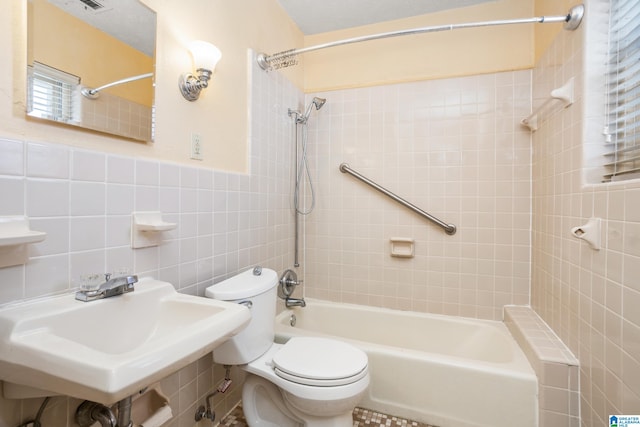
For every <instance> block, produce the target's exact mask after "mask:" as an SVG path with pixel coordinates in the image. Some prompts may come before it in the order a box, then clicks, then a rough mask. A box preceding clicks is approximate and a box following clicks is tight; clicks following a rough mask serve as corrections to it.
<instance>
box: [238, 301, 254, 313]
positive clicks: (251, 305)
mask: <svg viewBox="0 0 640 427" xmlns="http://www.w3.org/2000/svg"><path fill="white" fill-rule="evenodd" d="M238 304H240V305H244V306H245V307H247V308H248V309H249V310H251V308H252V307H253V301H251V300H248V299H247V300H244V301H240V302H238Z"/></svg>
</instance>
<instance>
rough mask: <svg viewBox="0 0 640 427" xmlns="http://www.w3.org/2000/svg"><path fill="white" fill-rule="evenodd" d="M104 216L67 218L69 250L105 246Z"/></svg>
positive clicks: (93, 248) (83, 249)
mask: <svg viewBox="0 0 640 427" xmlns="http://www.w3.org/2000/svg"><path fill="white" fill-rule="evenodd" d="M105 228H106V224H105V218H104V217H71V218H70V220H69V250H70V251H71V252H76V251H88V250H96V249H102V248H104V247H105V232H106V229H105Z"/></svg>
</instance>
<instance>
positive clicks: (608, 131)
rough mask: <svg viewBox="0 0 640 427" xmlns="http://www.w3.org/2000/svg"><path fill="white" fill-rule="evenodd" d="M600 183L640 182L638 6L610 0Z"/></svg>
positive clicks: (635, 0) (628, 0)
mask: <svg viewBox="0 0 640 427" xmlns="http://www.w3.org/2000/svg"><path fill="white" fill-rule="evenodd" d="M607 68H608V71H607V76H606V78H607V85H606V91H607V101H606V111H605V115H606V117H605V121H606V125H605V129H604V135H605V143H606V145H607V152H606V154H605V159H606V160H605V164H604V166H605V169H606V173H605V174H604V177H603V178H604V179H603V181H604V182H610V181H619V180H624V179H632V178H640V2H638V0H611V5H610V21H609V58H608V62H607Z"/></svg>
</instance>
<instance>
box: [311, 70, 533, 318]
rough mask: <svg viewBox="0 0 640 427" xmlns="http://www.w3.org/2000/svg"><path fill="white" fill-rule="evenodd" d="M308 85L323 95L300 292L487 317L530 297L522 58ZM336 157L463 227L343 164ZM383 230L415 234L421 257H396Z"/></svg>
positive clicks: (527, 106) (314, 131)
mask: <svg viewBox="0 0 640 427" xmlns="http://www.w3.org/2000/svg"><path fill="white" fill-rule="evenodd" d="M315 95H318V96H321V97H323V98H326V99H327V102H326V104H325V106H324V107H323V108H322V109H321V110H319V111H313V112H312V115H311V118H310V120H309V143H308V151H309V160H310V167H311V170H312V178H313V181H314V185H315V191H316V195H317V203H316V208H315V210H314V212H313V213H311V214H310V215H308V216H307V217H306V230H307V234H306V255H305V256H306V266H307V269H306V272H305V275H306V277H305V279H306V281H305V292H306V295H307V296H312V297H319V298H323V299H329V300H334V301H344V302H352V303H360V304H368V305H374V306H384V307H389V308H397V309H409V310H417V311H424V312H426V311H428V312H431V313H445V314H451V315H460V316H468V317H477V318H484V319H501V318H502V307H503V306H504V305H505V304H528V303H529V277H530V224H531V199H530V196H531V191H530V188H531V180H530V172H531V170H530V163H531V145H530V140H531V134H530V132H528V131H527V130H526V129H525V128H524V127H522V126H521V125H520V124H519V122H520V120H521V119H522V118H524V117H525V116H526V115H528V114H529V112H530V111H531V72H530V71H529V70H525V71H515V72H504V73H497V74H487V75H481V76H471V77H463V78H452V79H444V80H435V81H425V82H415V83H404V84H394V85H386V86H381V87H370V88H360V89H349V90H339V91H331V92H326V93H320V94H315ZM309 100H310V99H309ZM342 162H347V163H348V164H349V165H350V166H351V167H352V168H353V169H355V170H356V171H358V172H360V173H361V174H363V175H365V176H366V177H368V178H370V179H372V180H374V181H375V182H377V183H379V184H380V185H382V186H384V187H386V188H388V189H389V190H391V191H393V192H395V193H397V194H398V195H399V196H401V197H403V198H405V199H407V200H408V201H409V202H411V203H413V204H415V205H417V206H418V207H420V208H422V209H424V210H425V211H427V212H429V213H431V214H433V215H435V216H437V217H439V218H441V219H442V220H444V221H445V222H447V223H453V224H455V225H456V226H457V229H458V231H457V233H456V234H455V235H454V236H448V235H446V234H445V233H444V232H443V230H442V229H440V228H438V227H437V226H435V225H433V224H431V223H429V222H427V221H425V220H424V219H423V218H421V217H418V216H417V215H416V214H414V213H412V212H410V211H408V210H407V209H406V208H404V207H402V206H400V205H398V204H396V203H395V202H393V201H391V200H390V199H388V198H386V197H385V196H383V195H381V194H380V193H378V192H377V191H375V190H373V189H372V188H370V187H367V186H365V185H364V184H362V183H361V182H359V181H356V180H355V179H354V178H353V177H351V176H349V175H346V174H342V173H340V172H339V170H338V166H339V165H340V164H341V163H342ZM308 195H309V189H308V187H307V200H308ZM391 237H406V238H412V239H414V240H415V258H413V259H401V258H392V257H391V256H390V243H389V239H390V238H391Z"/></svg>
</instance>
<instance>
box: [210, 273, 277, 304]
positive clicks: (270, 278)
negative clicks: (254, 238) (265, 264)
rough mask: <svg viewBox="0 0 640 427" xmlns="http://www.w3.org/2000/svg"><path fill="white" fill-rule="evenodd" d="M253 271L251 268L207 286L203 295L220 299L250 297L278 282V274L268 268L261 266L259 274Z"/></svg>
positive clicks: (231, 299)
mask: <svg viewBox="0 0 640 427" xmlns="http://www.w3.org/2000/svg"><path fill="white" fill-rule="evenodd" d="M253 271H254V269H253V268H251V269H249V270H246V271H243V272H242V273H240V274H237V275H235V276H232V277H230V278H228V279H226V280H223V281H222V282H219V283H216V284H215V285H211V286H209V287H208V288H207V289H206V290H205V296H206V297H207V298H214V299H217V300H221V301H234V300H239V299H242V298H251V297H254V296H256V295H260V294H262V293H264V292H266V291H268V290H269V289H271V288H273V287H274V286H276V284H277V283H278V275H277V274H276V272H275V271H273V270H271V269H269V268H263V269H262V273H261V274H260V275H259V276H256V275H255V274H253Z"/></svg>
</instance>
